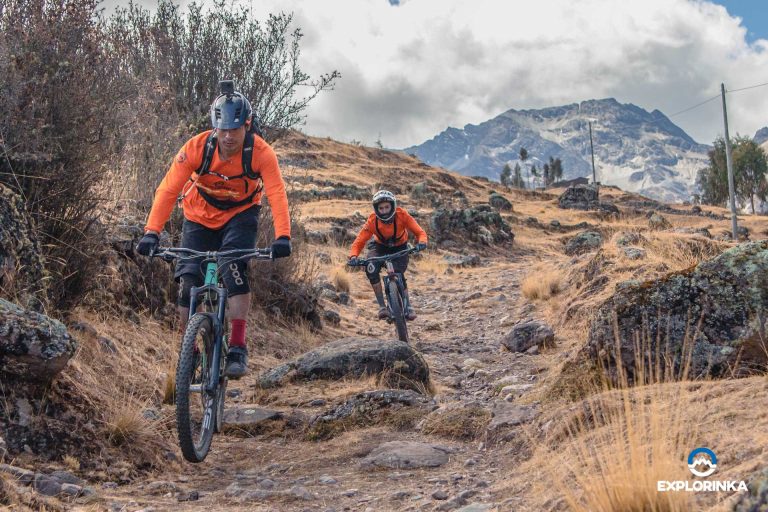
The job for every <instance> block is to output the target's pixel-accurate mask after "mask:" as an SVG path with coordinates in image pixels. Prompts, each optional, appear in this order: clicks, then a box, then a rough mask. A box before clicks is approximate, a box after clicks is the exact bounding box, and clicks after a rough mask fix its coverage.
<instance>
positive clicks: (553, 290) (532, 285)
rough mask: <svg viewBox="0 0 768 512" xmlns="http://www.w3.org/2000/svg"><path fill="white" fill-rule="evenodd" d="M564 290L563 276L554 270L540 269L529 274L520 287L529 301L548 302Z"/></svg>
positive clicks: (549, 268)
mask: <svg viewBox="0 0 768 512" xmlns="http://www.w3.org/2000/svg"><path fill="white" fill-rule="evenodd" d="M561 290H562V275H561V273H560V272H559V271H558V270H557V269H554V268H551V267H547V268H543V267H542V268H539V269H537V270H534V271H533V272H532V273H530V274H528V275H527V276H526V277H525V279H523V282H522V284H521V285H520V291H521V292H522V293H523V296H524V297H526V298H527V299H529V300H547V299H549V298H551V297H553V296H555V295H557V294H558V293H560V291H561Z"/></svg>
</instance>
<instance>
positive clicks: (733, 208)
mask: <svg viewBox="0 0 768 512" xmlns="http://www.w3.org/2000/svg"><path fill="white" fill-rule="evenodd" d="M720 94H721V96H722V97H723V123H724V124H725V162H726V165H727V166H728V195H729V196H730V199H731V231H732V236H733V239H734V240H738V239H739V236H738V226H737V225H736V196H735V192H734V191H735V189H736V187H735V185H734V181H733V156H732V155H731V138H730V136H729V135H728V111H727V110H726V108H725V84H723V83H721V84H720Z"/></svg>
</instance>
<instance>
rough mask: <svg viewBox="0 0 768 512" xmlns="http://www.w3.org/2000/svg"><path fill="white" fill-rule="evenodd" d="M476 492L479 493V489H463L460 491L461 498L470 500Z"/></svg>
mask: <svg viewBox="0 0 768 512" xmlns="http://www.w3.org/2000/svg"><path fill="white" fill-rule="evenodd" d="M476 494H477V491H473V490H471V489H469V490H466V491H461V492H460V493H459V498H463V499H465V500H468V499H469V498H471V497H472V496H474V495H476Z"/></svg>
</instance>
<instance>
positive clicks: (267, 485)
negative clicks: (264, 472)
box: [257, 478, 275, 490]
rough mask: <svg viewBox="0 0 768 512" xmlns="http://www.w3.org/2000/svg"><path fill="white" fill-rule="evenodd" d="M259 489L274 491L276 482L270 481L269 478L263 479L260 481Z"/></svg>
mask: <svg viewBox="0 0 768 512" xmlns="http://www.w3.org/2000/svg"><path fill="white" fill-rule="evenodd" d="M257 485H258V486H259V487H261V488H262V489H267V490H268V489H274V488H275V482H274V480H270V479H269V478H263V479H261V480H259V482H258V484H257Z"/></svg>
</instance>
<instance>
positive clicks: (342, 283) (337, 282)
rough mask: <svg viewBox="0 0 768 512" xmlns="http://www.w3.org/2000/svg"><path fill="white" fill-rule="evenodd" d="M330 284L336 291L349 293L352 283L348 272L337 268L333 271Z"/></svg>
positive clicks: (342, 268)
mask: <svg viewBox="0 0 768 512" xmlns="http://www.w3.org/2000/svg"><path fill="white" fill-rule="evenodd" d="M332 282H333V286H335V287H336V289H337V290H338V291H340V292H347V293H349V290H350V288H351V285H352V283H351V281H350V275H349V272H347V269H346V268H344V267H338V268H337V269H336V270H334V271H333V277H332Z"/></svg>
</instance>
